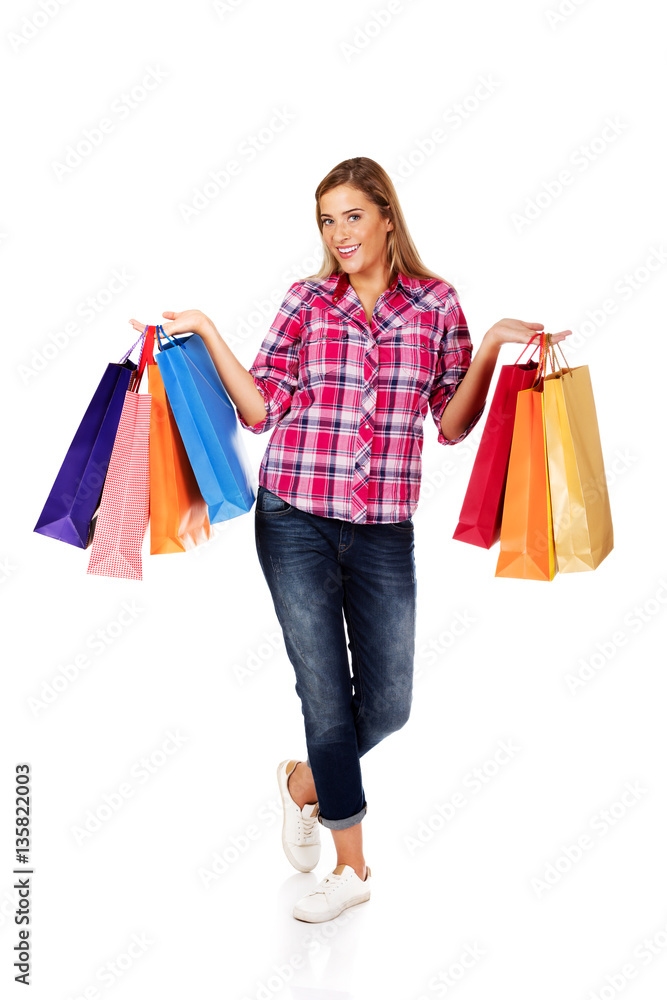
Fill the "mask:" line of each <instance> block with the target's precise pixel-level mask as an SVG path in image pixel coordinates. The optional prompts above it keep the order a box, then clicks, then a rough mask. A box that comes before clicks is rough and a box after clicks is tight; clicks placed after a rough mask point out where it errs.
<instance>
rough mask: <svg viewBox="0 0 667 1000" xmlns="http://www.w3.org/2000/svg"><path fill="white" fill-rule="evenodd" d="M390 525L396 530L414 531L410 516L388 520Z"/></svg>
mask: <svg viewBox="0 0 667 1000" xmlns="http://www.w3.org/2000/svg"><path fill="white" fill-rule="evenodd" d="M389 525H390V527H392V528H396V530H397V531H414V530H415V526H414V524H413V523H412V518H411V517H406V518H405V520H404V521H390V522H389Z"/></svg>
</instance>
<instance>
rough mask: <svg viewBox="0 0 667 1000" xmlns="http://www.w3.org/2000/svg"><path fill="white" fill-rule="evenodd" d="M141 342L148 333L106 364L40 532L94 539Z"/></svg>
mask: <svg viewBox="0 0 667 1000" xmlns="http://www.w3.org/2000/svg"><path fill="white" fill-rule="evenodd" d="M140 341H143V336H142V337H140V338H139V340H137V341H136V343H134V344H133V345H132V347H131V348H130V349H129V351H128V352H127V353H126V354H125V356H124V357H123V358H121V360H120V361H119V362H118V363H117V364H113V363H112V364H109V365H107V369H106V371H105V372H104V374H103V376H102V378H101V380H100V383H99V385H98V386H97V389H96V390H95V392H94V394H93V398H92V399H91V401H90V403H89V404H88V408H87V409H86V412H85V413H84V415H83V419H82V420H81V423H80V424H79V427H78V429H77V432H76V434H75V435H74V437H73V439H72V442H71V444H70V446H69V449H68V451H67V454H66V455H65V458H64V460H63V463H62V465H61V466H60V471H59V472H58V475H57V476H56V479H55V482H54V484H53V486H52V487H51V492H50V493H49V495H48V498H47V500H46V503H45V504H44V507H43V509H42V513H41V514H40V516H39V520H38V521H37V524H36V525H35V528H34V530H35V531H37V532H38V533H39V534H42V535H47V536H48V537H49V538H55V539H57V540H58V541H61V542H67V543H68V544H69V545H76V546H77V547H78V548H81V549H85V548H87V547H88V545H89V544H90V542H91V540H92V534H93V529H94V524H95V515H96V513H97V510H98V507H99V502H100V496H101V494H102V487H103V486H104V479H105V477H106V474H107V469H108V466H109V459H110V458H111V450H112V448H113V443H114V440H115V437H116V431H117V430H118V423H119V421H120V415H121V411H122V409H123V402H124V401H125V393H126V392H127V389H128V386H129V384H130V378H131V376H132V373H133V372H134V371H136V367H137V366H136V365H135V364H134V362H132V361H130V360H129V357H130V354H131V353H132V351H133V350H134V348H135V347H136V346H137V344H138V343H139V342H140Z"/></svg>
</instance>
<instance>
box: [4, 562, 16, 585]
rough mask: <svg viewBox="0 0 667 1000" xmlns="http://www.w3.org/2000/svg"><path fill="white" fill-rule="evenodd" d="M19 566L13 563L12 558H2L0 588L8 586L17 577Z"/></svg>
mask: <svg viewBox="0 0 667 1000" xmlns="http://www.w3.org/2000/svg"><path fill="white" fill-rule="evenodd" d="M17 570H18V566H17V565H16V564H15V563H13V562H12V560H11V557H10V556H2V557H0V586H2V585H3V584H6V583H8V582H9V580H11V578H12V577H13V576H15V574H16V572H17Z"/></svg>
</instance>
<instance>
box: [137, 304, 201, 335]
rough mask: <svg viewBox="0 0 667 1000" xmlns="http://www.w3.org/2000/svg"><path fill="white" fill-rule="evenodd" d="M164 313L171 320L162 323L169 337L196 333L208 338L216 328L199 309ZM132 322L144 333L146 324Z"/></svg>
mask: <svg viewBox="0 0 667 1000" xmlns="http://www.w3.org/2000/svg"><path fill="white" fill-rule="evenodd" d="M162 315H163V316H164V318H165V319H166V320H170V322H167V323H163V324H162V328H163V330H164V332H165V333H166V334H167V336H169V337H173V336H174V334H176V333H196V334H198V335H199V336H200V337H201V338H202V340H206V338H207V337H208V336H209V334H210V333H211V332H212V331H213V330H215V327H214V325H213V323H212V322H211V320H210V319H209V318H208V316H206V315H204V313H203V312H201V311H200V310H199V309H185V310H183V312H163V313H162ZM130 323H131V324H132V326H133V327H134V329H135V330H138V332H139V333H143V332H144V330H145V329H146V324H145V323H140V322H139V320H136V319H131V320H130Z"/></svg>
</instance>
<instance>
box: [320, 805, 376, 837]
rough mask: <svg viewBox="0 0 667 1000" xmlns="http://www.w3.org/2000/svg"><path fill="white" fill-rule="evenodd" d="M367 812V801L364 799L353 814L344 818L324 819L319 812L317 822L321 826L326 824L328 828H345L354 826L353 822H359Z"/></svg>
mask: <svg viewBox="0 0 667 1000" xmlns="http://www.w3.org/2000/svg"><path fill="white" fill-rule="evenodd" d="M367 812H368V803H367V802H366V801H365V800H364V804H363V806H362V807H361V809H360V810H359V812H358V813H355V814H354V816H347V817H346V818H345V819H326V817H324V816H322V814H321V813H318V814H317V819H318V822H320V823H321V824H322V826H326V827H327V829H329V830H347V828H348V826H354V825H355V823H361V821H362V819H363V818H364V816H365V815H366V813H367Z"/></svg>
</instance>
